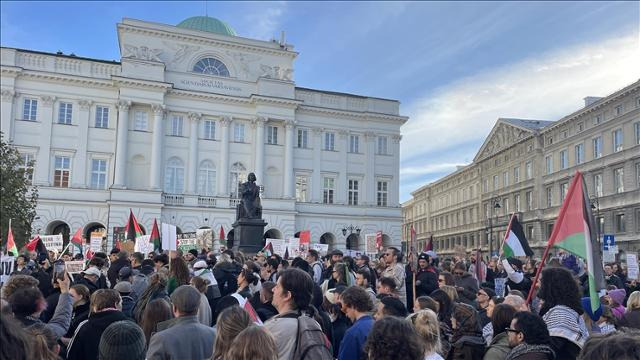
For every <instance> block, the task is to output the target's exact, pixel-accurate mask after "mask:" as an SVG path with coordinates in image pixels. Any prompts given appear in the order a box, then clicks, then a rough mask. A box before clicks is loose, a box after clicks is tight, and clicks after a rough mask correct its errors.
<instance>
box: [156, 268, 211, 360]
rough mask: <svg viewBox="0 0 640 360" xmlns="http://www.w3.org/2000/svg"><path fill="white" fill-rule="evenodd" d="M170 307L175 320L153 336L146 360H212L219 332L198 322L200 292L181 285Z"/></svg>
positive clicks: (173, 294) (172, 298) (172, 296)
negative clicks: (207, 359) (208, 359)
mask: <svg viewBox="0 0 640 360" xmlns="http://www.w3.org/2000/svg"><path fill="white" fill-rule="evenodd" d="M176 259H180V260H182V259H181V258H176ZM183 264H184V261H183ZM171 303H172V306H173V315H174V316H175V317H176V319H175V321H174V322H173V324H172V325H171V327H169V328H167V329H166V330H162V331H159V332H157V333H155V334H154V335H153V336H151V340H150V341H149V349H148V350H147V359H149V360H155V359H205V358H210V357H211V355H212V354H213V344H214V342H215V338H216V331H215V330H214V329H213V328H211V327H209V326H205V325H202V324H200V323H199V322H198V319H197V315H198V308H199V307H200V293H199V292H198V290H196V289H195V288H194V287H192V286H189V285H181V286H179V287H178V288H176V290H175V291H174V292H173V293H172V294H171Z"/></svg>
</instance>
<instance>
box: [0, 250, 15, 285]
mask: <svg viewBox="0 0 640 360" xmlns="http://www.w3.org/2000/svg"><path fill="white" fill-rule="evenodd" d="M15 261H16V258H15V257H13V256H3V257H2V262H0V284H4V283H5V281H7V279H8V278H9V275H11V273H12V272H13V265H14V264H15Z"/></svg>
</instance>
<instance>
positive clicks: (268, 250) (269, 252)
mask: <svg viewBox="0 0 640 360" xmlns="http://www.w3.org/2000/svg"><path fill="white" fill-rule="evenodd" d="M260 251H261V252H262V253H263V254H264V256H266V257H269V256H271V255H273V245H272V244H271V243H270V242H269V243H267V244H266V245H265V246H264V247H263V248H262V250H260Z"/></svg>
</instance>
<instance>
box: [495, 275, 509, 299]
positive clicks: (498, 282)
mask: <svg viewBox="0 0 640 360" xmlns="http://www.w3.org/2000/svg"><path fill="white" fill-rule="evenodd" d="M493 282H494V284H495V287H494V289H495V291H496V295H498V296H500V297H504V286H505V284H506V282H507V279H506V278H496V279H495V280H493Z"/></svg>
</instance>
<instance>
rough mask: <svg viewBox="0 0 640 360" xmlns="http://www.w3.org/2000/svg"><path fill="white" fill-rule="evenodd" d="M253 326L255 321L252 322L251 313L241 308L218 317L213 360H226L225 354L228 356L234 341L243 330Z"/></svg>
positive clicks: (237, 307) (234, 308) (233, 309)
mask: <svg viewBox="0 0 640 360" xmlns="http://www.w3.org/2000/svg"><path fill="white" fill-rule="evenodd" d="M252 324H253V321H252V320H251V317H250V316H249V313H247V312H246V311H245V310H244V309H242V308H240V307H239V306H232V307H230V308H227V309H225V310H224V311H223V312H222V313H220V316H218V320H217V321H216V330H217V332H218V333H217V337H216V342H215V346H214V348H213V357H212V359H213V360H223V359H226V358H225V354H227V352H228V351H229V349H230V348H231V343H232V342H233V339H235V338H236V336H238V334H239V333H240V332H241V331H242V330H244V329H246V328H247V327H249V326H251V325H252Z"/></svg>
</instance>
